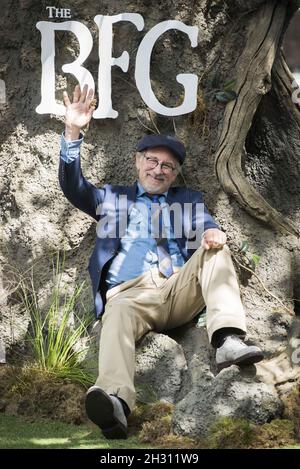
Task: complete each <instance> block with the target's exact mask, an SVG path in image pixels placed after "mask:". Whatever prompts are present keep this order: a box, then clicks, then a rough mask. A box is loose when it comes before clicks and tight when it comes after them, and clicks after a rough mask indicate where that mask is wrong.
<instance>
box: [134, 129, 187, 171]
mask: <svg viewBox="0 0 300 469" xmlns="http://www.w3.org/2000/svg"><path fill="white" fill-rule="evenodd" d="M155 147H166V148H168V149H169V150H171V152H172V153H173V155H175V157H177V159H178V160H179V163H180V164H183V162H184V159H185V155H186V151H185V146H184V145H183V143H182V142H181V141H180V140H178V138H176V137H173V136H171V135H160V134H159V135H145V137H143V138H142V139H141V140H140V141H139V142H138V145H137V151H143V150H147V149H148V148H155Z"/></svg>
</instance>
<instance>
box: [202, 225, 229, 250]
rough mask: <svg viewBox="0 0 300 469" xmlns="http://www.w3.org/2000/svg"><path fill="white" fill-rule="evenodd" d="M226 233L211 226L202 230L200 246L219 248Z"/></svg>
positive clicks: (222, 244)
mask: <svg viewBox="0 0 300 469" xmlns="http://www.w3.org/2000/svg"><path fill="white" fill-rule="evenodd" d="M226 240H227V237H226V234H225V233H223V231H221V230H218V229H217V228H211V229H209V230H206V231H205V232H204V235H203V238H202V241H201V247H203V248H204V249H206V250H208V249H212V248H215V249H221V248H222V247H223V246H224V244H226Z"/></svg>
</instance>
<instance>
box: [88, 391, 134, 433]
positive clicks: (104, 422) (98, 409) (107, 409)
mask: <svg viewBox="0 0 300 469" xmlns="http://www.w3.org/2000/svg"><path fill="white" fill-rule="evenodd" d="M85 410H86V413H87V415H88V417H89V419H90V420H91V421H92V422H93V423H95V424H96V425H98V427H99V428H100V429H101V430H102V433H103V435H104V436H105V437H106V438H108V439H124V438H125V439H126V438H127V428H126V427H125V426H124V425H123V424H122V422H120V420H119V419H118V418H116V416H115V415H114V406H113V403H112V401H111V400H110V397H109V396H108V395H107V394H106V393H105V392H104V391H102V389H92V390H91V391H88V392H87V395H86V399H85Z"/></svg>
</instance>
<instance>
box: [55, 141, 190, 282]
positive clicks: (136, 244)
mask: <svg viewBox="0 0 300 469" xmlns="http://www.w3.org/2000/svg"><path fill="white" fill-rule="evenodd" d="M82 141H83V136H82V135H81V136H80V138H79V139H78V140H74V141H66V140H65V138H64V135H63V134H62V137H61V152H60V157H61V158H62V159H63V160H64V161H65V162H66V163H71V162H72V161H74V160H75V159H76V158H78V156H79V154H80V146H81V144H82ZM166 196H167V192H165V193H164V194H162V195H160V197H159V202H160V204H161V205H162V215H163V220H164V226H165V227H166V229H167V232H168V246H169V252H170V255H171V259H172V264H173V267H182V266H183V265H184V263H185V262H184V258H183V256H182V254H181V252H180V250H179V247H178V244H177V242H176V240H175V238H174V233H173V229H172V226H171V223H170V216H169V211H168V208H167V205H165V206H163V204H164V202H165V200H166ZM151 203H153V201H152V200H151V199H150V198H149V197H148V196H147V194H146V191H145V190H144V188H143V187H142V185H141V184H140V183H139V182H138V184H137V198H136V203H135V204H134V205H133V207H132V209H131V211H130V214H129V220H128V226H127V229H126V232H125V235H124V236H123V237H122V238H121V240H120V247H119V251H118V253H117V255H116V257H115V258H114V259H113V261H112V263H111V266H110V268H109V271H108V274H107V277H106V282H107V284H108V288H112V287H114V286H115V285H118V284H120V283H123V282H126V281H127V280H132V279H133V278H136V277H138V276H139V275H141V274H143V273H144V272H147V271H148V270H149V269H151V268H152V267H158V257H157V244H156V240H155V238H153V237H152V236H151V232H150V231H151V225H150V224H149V213H151Z"/></svg>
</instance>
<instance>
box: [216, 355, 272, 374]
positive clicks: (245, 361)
mask: <svg viewBox="0 0 300 469" xmlns="http://www.w3.org/2000/svg"><path fill="white" fill-rule="evenodd" d="M263 358H264V356H263V354H262V353H261V352H249V353H247V354H246V355H243V356H242V357H239V358H237V359H236V360H229V361H228V362H224V363H221V364H220V365H217V366H218V370H223V368H228V367H229V366H231V365H238V366H250V365H253V364H254V363H257V362H260V361H261V360H262V359H263Z"/></svg>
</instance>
